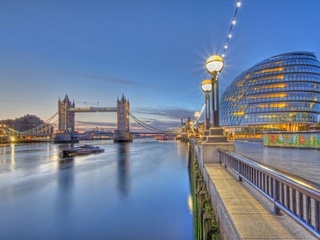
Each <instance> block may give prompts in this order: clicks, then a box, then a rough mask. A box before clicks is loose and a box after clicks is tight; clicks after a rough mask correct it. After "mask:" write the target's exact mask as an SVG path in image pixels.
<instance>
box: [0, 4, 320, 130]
mask: <svg viewBox="0 0 320 240" xmlns="http://www.w3.org/2000/svg"><path fill="white" fill-rule="evenodd" d="M236 2H237V1H236V0H223V1H221V0H220V1H218V0H197V1H196V0H161V1H160V0H136V1H131V0H122V1H120V0H93V1H90V0H56V1H51V0H33V1H32V0H30V1H28V0H0V81H1V84H0V119H14V118H16V117H21V116H23V115H26V114H34V115H37V116H39V117H40V118H41V119H43V120H46V119H48V118H49V117H51V116H52V115H53V114H54V113H56V112H57V102H58V99H59V97H60V98H61V99H63V98H64V96H65V94H66V93H67V94H68V96H69V98H70V99H71V100H74V101H75V103H76V106H77V107H84V106H100V107H102V106H107V107H112V106H115V105H116V100H117V97H121V95H122V94H125V96H126V97H127V98H129V100H130V105H131V112H132V113H133V115H134V116H136V117H137V118H139V119H141V120H143V121H145V122H148V123H150V124H151V123H152V124H155V125H156V126H158V127H160V128H161V129H163V128H165V127H172V126H176V127H178V126H179V123H180V118H184V119H186V118H187V117H188V116H190V117H192V116H193V113H194V111H198V110H200V109H201V107H202V105H203V103H204V95H203V93H202V92H201V90H200V83H201V82H202V80H204V79H206V78H208V77H209V75H208V74H207V73H206V70H205V68H204V63H205V61H206V59H207V57H208V56H210V55H211V54H217V53H218V54H221V52H222V49H223V46H224V43H225V40H226V37H227V34H228V31H229V28H230V23H231V20H232V17H233V14H234V11H235V4H236ZM241 2H242V6H241V8H240V9H239V12H238V14H237V23H236V25H235V26H234V28H233V32H232V35H233V37H232V38H231V39H230V41H229V48H228V50H227V52H226V56H225V68H224V69H223V72H222V73H221V75H220V77H219V80H220V87H221V89H220V93H222V92H223V91H224V90H225V88H226V87H227V86H228V85H229V84H230V83H231V81H232V80H233V79H234V78H235V77H237V76H238V75H239V74H240V73H241V72H242V71H244V70H246V69H247V68H249V67H251V66H252V65H254V64H255V63H257V62H259V61H261V60H263V59H265V58H268V57H271V56H274V55H277V54H281V53H285V52H291V51H310V52H314V53H315V54H316V55H317V56H318V57H320V49H319V44H320V31H319V26H320V18H319V9H320V1H319V0H268V1H261V0H259V1H258V0H243V1H241ZM76 120H77V121H78V123H77V126H79V127H80V126H82V125H86V126H87V128H88V129H90V128H92V127H95V126H104V127H105V128H107V127H108V126H114V125H115V123H116V116H115V114H114V113H93V114H80V113H78V114H76Z"/></svg>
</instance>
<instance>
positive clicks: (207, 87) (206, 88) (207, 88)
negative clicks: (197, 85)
mask: <svg viewBox="0 0 320 240" xmlns="http://www.w3.org/2000/svg"><path fill="white" fill-rule="evenodd" d="M201 89H202V91H203V92H204V93H205V95H206V96H205V104H206V130H209V129H210V103H209V102H210V101H209V98H210V96H209V94H210V92H211V91H212V81H211V80H210V79H206V80H203V81H202V83H201Z"/></svg>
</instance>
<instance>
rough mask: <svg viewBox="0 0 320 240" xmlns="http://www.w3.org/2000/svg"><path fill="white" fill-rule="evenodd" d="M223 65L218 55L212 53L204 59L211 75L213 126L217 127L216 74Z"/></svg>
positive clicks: (217, 84)
mask: <svg viewBox="0 0 320 240" xmlns="http://www.w3.org/2000/svg"><path fill="white" fill-rule="evenodd" d="M223 66H224V62H223V59H222V58H221V57H220V56H219V55H212V56H211V57H209V58H208V59H207V61H206V69H207V71H208V73H210V75H211V76H212V80H211V84H212V112H213V114H212V117H213V127H219V82H218V74H219V73H220V72H221V70H222V68H223Z"/></svg>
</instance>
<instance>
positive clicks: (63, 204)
mask: <svg viewBox="0 0 320 240" xmlns="http://www.w3.org/2000/svg"><path fill="white" fill-rule="evenodd" d="M73 166H74V159H73V157H70V158H64V159H60V161H59V169H60V171H58V189H57V192H58V198H57V205H58V206H59V209H60V210H61V211H65V210H67V209H69V208H70V206H72V197H71V196H72V194H73V193H72V192H73V189H74V186H73V183H74V172H73V171H74V169H73Z"/></svg>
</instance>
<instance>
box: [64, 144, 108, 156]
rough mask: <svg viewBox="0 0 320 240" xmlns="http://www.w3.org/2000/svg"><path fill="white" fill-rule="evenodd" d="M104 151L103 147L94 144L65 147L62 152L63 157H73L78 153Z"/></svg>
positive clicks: (86, 153) (85, 153)
mask: <svg viewBox="0 0 320 240" xmlns="http://www.w3.org/2000/svg"><path fill="white" fill-rule="evenodd" d="M102 152H104V149H103V148H100V147H97V146H92V145H83V146H80V147H75V148H68V149H64V150H62V152H61V155H62V157H73V156H78V155H88V154H92V153H102Z"/></svg>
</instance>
